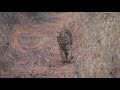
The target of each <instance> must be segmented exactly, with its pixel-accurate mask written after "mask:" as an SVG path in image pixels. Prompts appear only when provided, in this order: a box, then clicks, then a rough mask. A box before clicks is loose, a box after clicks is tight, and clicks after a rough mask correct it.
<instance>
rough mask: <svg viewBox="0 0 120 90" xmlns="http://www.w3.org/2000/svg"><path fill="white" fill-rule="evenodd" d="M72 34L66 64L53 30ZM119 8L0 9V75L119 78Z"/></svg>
mask: <svg viewBox="0 0 120 90" xmlns="http://www.w3.org/2000/svg"><path fill="white" fill-rule="evenodd" d="M64 26H65V27H67V28H68V29H70V31H71V32H72V34H73V46H72V53H73V56H74V58H73V60H72V62H71V63H70V64H64V63H62V60H61V55H60V51H59V47H58V44H57V40H56V39H57V38H56V36H57V31H60V30H61V28H62V27H64ZM119 27H120V13H119V12H61V13H55V12H24V13H23V12H0V77H1V78H7V77H9V78H12V77H15V78H24V77H26V78H119V77H120V44H119V42H120V29H119Z"/></svg>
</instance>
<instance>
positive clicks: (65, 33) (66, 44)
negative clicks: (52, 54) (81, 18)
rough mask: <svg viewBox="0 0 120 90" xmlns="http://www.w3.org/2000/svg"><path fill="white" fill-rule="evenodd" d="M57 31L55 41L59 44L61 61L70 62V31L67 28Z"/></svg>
mask: <svg viewBox="0 0 120 90" xmlns="http://www.w3.org/2000/svg"><path fill="white" fill-rule="evenodd" d="M57 33H58V35H57V42H58V44H59V49H60V53H61V56H62V60H63V62H67V63H70V62H71V59H72V49H71V48H72V33H71V32H70V30H69V29H64V30H62V31H61V32H57Z"/></svg>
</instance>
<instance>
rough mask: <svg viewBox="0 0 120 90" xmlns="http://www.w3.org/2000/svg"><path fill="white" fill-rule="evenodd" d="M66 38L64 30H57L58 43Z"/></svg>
mask: <svg viewBox="0 0 120 90" xmlns="http://www.w3.org/2000/svg"><path fill="white" fill-rule="evenodd" d="M66 38H67V35H66V33H65V31H61V32H58V36H57V41H58V43H59V44H63V43H64V42H65V40H66Z"/></svg>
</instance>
